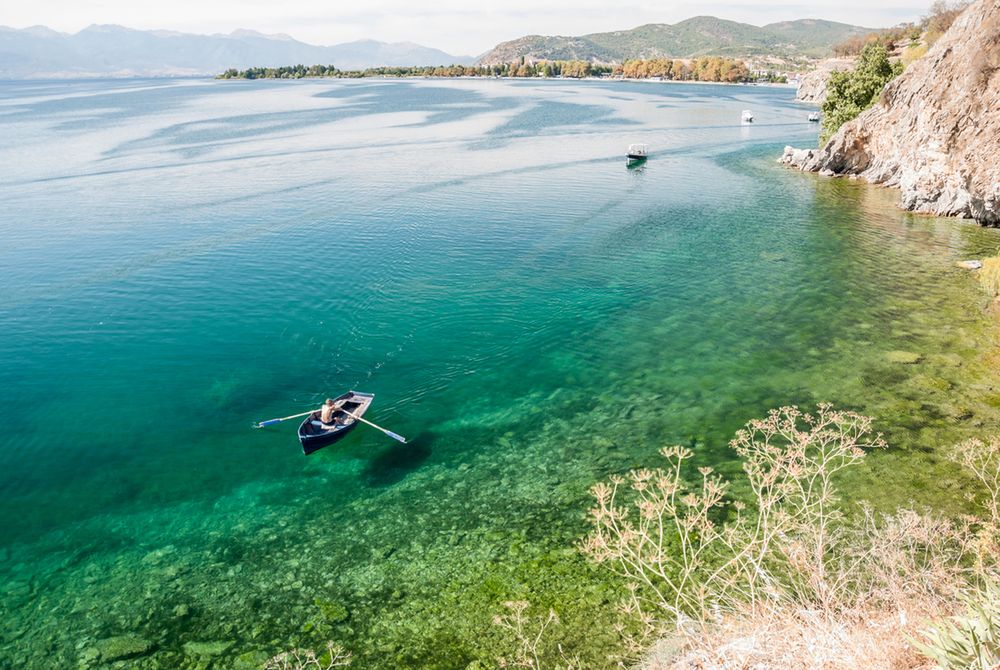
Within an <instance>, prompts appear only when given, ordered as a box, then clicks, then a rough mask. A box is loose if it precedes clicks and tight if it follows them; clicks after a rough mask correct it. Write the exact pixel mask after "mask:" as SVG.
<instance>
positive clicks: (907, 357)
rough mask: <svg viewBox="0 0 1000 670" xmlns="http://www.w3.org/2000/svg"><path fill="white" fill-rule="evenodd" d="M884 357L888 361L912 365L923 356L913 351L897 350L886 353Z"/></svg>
mask: <svg viewBox="0 0 1000 670" xmlns="http://www.w3.org/2000/svg"><path fill="white" fill-rule="evenodd" d="M885 358H886V360H887V361H889V362H890V363H901V364H903V365H913V364H914V363H919V362H920V361H922V360H923V358H924V357H923V356H921V355H920V354H918V353H916V352H914V351H902V350H897V351H890V352H888V353H886V355H885Z"/></svg>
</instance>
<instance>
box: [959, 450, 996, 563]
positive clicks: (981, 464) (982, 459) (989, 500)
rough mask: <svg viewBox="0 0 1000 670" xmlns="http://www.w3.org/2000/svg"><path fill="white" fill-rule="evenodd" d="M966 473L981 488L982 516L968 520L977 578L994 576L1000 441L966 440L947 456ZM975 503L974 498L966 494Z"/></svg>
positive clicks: (971, 550)
mask: <svg viewBox="0 0 1000 670" xmlns="http://www.w3.org/2000/svg"><path fill="white" fill-rule="evenodd" d="M949 455H950V457H951V459H952V460H953V461H955V462H956V463H959V464H960V465H962V466H964V467H965V468H966V469H967V470H969V471H970V472H971V473H972V474H973V475H975V477H976V479H978V480H979V483H980V484H981V485H982V490H983V493H982V495H981V496H979V497H980V499H981V501H982V505H981V507H982V509H983V512H984V513H983V514H979V515H975V516H970V517H969V518H968V519H967V523H968V537H969V538H970V542H971V546H970V552H971V554H972V556H973V557H974V558H975V560H976V571H977V576H979V577H987V578H989V577H995V576H996V574H997V572H998V570H1000V438H997V437H991V438H990V439H988V440H987V441H985V442H984V441H982V440H968V441H967V442H963V443H962V444H959V445H958V446H957V447H955V448H954V449H953V450H952V451H951V453H950V454H949ZM968 498H969V501H970V502H973V503H975V502H976V499H977V496H975V495H971V494H970V495H969V496H968Z"/></svg>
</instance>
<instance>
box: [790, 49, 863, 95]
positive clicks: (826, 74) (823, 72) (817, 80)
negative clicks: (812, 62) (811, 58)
mask: <svg viewBox="0 0 1000 670" xmlns="http://www.w3.org/2000/svg"><path fill="white" fill-rule="evenodd" d="M854 62H855V59H854V58H827V59H826V60H823V61H820V62H819V63H817V64H816V69H815V70H813V71H812V72H807V73H806V74H804V75H802V79H801V80H799V87H798V89H797V90H796V91H795V99H796V100H797V101H798V102H814V103H816V104H817V105H818V104H820V103H821V102H823V101H824V100H826V81H827V80H828V79H829V78H830V73H831V72H838V71H840V70H850V69H851V68H852V67H854Z"/></svg>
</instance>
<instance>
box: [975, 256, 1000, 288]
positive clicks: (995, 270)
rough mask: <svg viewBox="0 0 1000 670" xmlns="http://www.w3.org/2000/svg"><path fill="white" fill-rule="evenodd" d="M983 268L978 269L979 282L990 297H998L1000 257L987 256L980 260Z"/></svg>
mask: <svg viewBox="0 0 1000 670" xmlns="http://www.w3.org/2000/svg"><path fill="white" fill-rule="evenodd" d="M982 263H983V267H982V268H980V269H979V272H978V275H979V281H980V282H981V283H982V285H983V290H985V291H986V292H987V293H988V294H989V295H990V296H991V297H994V298H995V297H997V296H1000V256H989V257H987V258H984V259H983V260H982Z"/></svg>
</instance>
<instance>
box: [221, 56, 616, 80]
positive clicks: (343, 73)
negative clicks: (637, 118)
mask: <svg viewBox="0 0 1000 670" xmlns="http://www.w3.org/2000/svg"><path fill="white" fill-rule="evenodd" d="M611 72H612V68H611V67H610V66H607V65H597V64H594V63H590V62H588V61H582V60H569V61H563V60H558V61H542V62H539V63H526V62H524V61H523V59H522V61H521V62H514V63H498V64H496V65H445V66H440V65H439V66H423V67H372V68H366V69H364V70H340V69H338V68H336V67H334V66H333V65H310V66H306V65H286V66H282V67H251V68H247V69H246V70H237V69H235V68H230V69H228V70H226V71H225V72H223V73H222V74H220V75H219V76H218V77H217V78H218V79H303V78H305V77H335V78H340V79H362V78H365V77H569V78H574V79H581V78H583V77H598V76H601V75H605V74H610V73H611Z"/></svg>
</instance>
